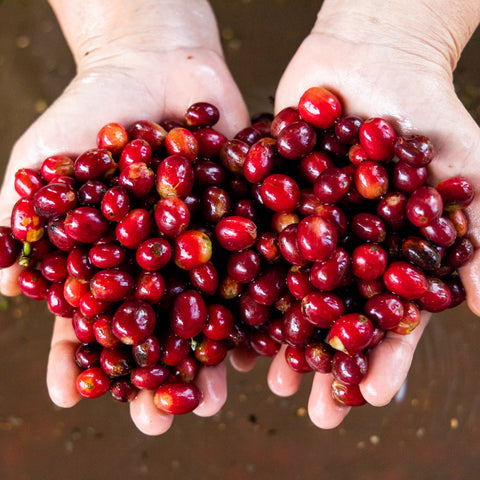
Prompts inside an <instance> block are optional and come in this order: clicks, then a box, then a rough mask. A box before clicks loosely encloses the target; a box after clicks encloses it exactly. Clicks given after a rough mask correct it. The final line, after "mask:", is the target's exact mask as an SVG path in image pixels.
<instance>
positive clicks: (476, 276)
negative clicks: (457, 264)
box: [460, 250, 480, 316]
mask: <svg viewBox="0 0 480 480" xmlns="http://www.w3.org/2000/svg"><path fill="white" fill-rule="evenodd" d="M460 278H461V280H462V283H463V286H464V288H465V292H466V294H467V304H468V307H469V308H470V310H471V311H472V312H473V313H474V314H475V315H478V316H480V250H476V251H475V254H474V256H473V259H472V260H471V261H470V262H469V263H468V264H467V265H465V266H463V267H462V268H461V269H460Z"/></svg>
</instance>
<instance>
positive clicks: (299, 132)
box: [277, 121, 317, 160]
mask: <svg viewBox="0 0 480 480" xmlns="http://www.w3.org/2000/svg"><path fill="white" fill-rule="evenodd" d="M316 142H317V134H316V133H315V129H314V128H313V127H312V126H311V125H310V124H309V123H307V122H303V121H299V122H294V123H291V124H289V125H287V126H286V127H285V128H283V129H282V131H281V132H280V133H279V134H278V137H277V150H278V153H279V154H280V155H281V156H282V157H284V158H287V159H288V160H300V159H301V158H303V157H305V156H307V155H308V154H309V153H310V152H311V151H312V150H313V147H314V146H315V143H316Z"/></svg>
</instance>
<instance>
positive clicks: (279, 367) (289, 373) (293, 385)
mask: <svg viewBox="0 0 480 480" xmlns="http://www.w3.org/2000/svg"><path fill="white" fill-rule="evenodd" d="M286 348H287V347H286V345H283V346H282V347H281V348H280V350H279V352H278V353H277V355H275V357H274V358H273V361H272V364H271V365H270V369H269V371H268V377H267V382H268V386H269V387H270V390H271V391H272V392H273V393H274V394H275V395H279V396H280V397H289V396H290V395H293V394H294V393H296V392H297V391H298V389H299V388H300V384H301V383H302V377H303V375H302V374H301V373H298V372H295V371H293V370H292V369H291V368H290V367H289V366H288V363H287V361H286V360H285V349H286Z"/></svg>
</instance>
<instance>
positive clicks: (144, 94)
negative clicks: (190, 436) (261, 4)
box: [0, 1, 249, 435]
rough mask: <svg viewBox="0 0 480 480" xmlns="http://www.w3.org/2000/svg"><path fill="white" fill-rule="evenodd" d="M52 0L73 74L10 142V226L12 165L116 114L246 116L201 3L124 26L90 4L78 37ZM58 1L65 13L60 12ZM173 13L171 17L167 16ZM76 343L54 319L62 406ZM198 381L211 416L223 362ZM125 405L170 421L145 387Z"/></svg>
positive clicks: (220, 393)
mask: <svg viewBox="0 0 480 480" xmlns="http://www.w3.org/2000/svg"><path fill="white" fill-rule="evenodd" d="M57 3H59V4H60V5H56V7H57V10H59V11H60V21H61V23H63V25H62V26H63V28H64V31H65V33H66V37H67V41H68V42H69V44H70V47H71V48H72V53H73V55H74V58H75V60H76V62H77V69H78V74H77V75H76V76H75V78H74V79H73V80H72V82H71V83H70V85H69V86H68V87H67V89H66V90H65V91H64V92H63V93H62V95H61V96H60V97H59V98H58V99H57V100H56V101H55V103H54V104H53V105H52V106H51V107H50V108H49V109H48V110H47V111H46V112H45V113H44V114H43V115H42V116H41V117H40V118H39V119H38V120H37V121H36V122H35V123H34V124H33V125H32V126H31V127H30V128H29V129H28V130H27V131H26V132H25V134H24V135H23V136H22V137H21V138H20V139H19V140H18V141H17V143H16V145H15V147H14V148H13V151H12V154H11V157H10V160H9V164H8V168H7V171H6V175H5V179H4V184H3V187H2V190H1V192H0V205H1V207H0V224H2V225H9V220H10V213H11V210H12V207H13V205H14V203H15V201H16V199H17V198H18V195H17V194H16V193H15V190H14V188H13V185H14V182H13V176H14V174H15V172H16V171H17V169H19V168H20V167H34V168H38V167H39V166H40V165H41V162H42V161H43V159H44V158H46V157H48V156H50V155H53V154H57V153H66V154H72V155H74V154H79V153H82V152H83V151H84V150H86V149H88V148H93V147H95V140H96V133H97V131H98V130H99V129H100V127H101V126H103V125H104V124H106V123H109V122H112V121H115V122H118V123H121V124H124V125H126V126H128V125H129V124H130V123H132V122H133V121H135V120H139V119H150V120H155V121H159V120H160V119H163V118H181V117H182V116H183V114H184V113H185V111H186V109H187V107H188V106H189V105H190V104H192V103H194V102H197V101H207V102H211V103H213V104H214V105H216V106H217V107H218V108H219V110H220V115H221V119H220V122H219V123H218V124H217V125H216V127H215V128H218V130H220V131H221V132H222V133H224V134H225V135H228V136H232V135H233V134H234V133H235V132H237V131H239V130H240V129H241V128H243V127H245V126H246V125H247V124H248V121H249V120H248V113H247V110H246V107H245V105H244V103H243V100H242V97H241V95H240V92H239V91H238V89H237V87H236V85H235V83H234V81H233V79H232V78H231V75H230V73H229V71H228V69H227V67H226V65H225V63H224V60H223V57H222V52H221V47H220V43H219V41H218V33H217V27H216V23H215V19H214V17H213V15H212V13H211V11H210V9H209V8H208V5H207V4H204V3H203V2H196V3H195V2H194V3H195V5H194V6H193V7H191V9H190V10H189V9H188V8H187V7H185V8H186V11H189V13H190V14H191V18H190V17H189V16H188V15H185V13H182V16H181V17H180V16H178V15H177V14H176V13H175V11H176V10H175V9H173V10H172V8H170V9H168V5H167V6H166V5H163V7H165V8H164V9H163V10H162V8H161V7H162V4H165V3H171V2H143V3H144V4H149V3H150V4H152V3H154V4H155V5H156V7H155V8H156V9H155V8H154V7H152V5H150V7H149V8H150V10H149V11H148V12H142V11H141V10H142V9H141V8H138V10H139V11H136V12H134V13H132V15H133V17H132V15H128V12H125V13H124V14H125V16H126V18H127V20H128V25H127V26H126V27H125V26H124V25H122V26H121V28H120V33H118V32H112V31H111V30H109V28H110V24H109V20H111V18H110V17H109V15H108V13H107V14H105V21H104V23H103V24H102V20H101V19H102V16H101V15H96V13H98V12H95V14H94V15H93V16H94V19H95V22H96V23H95V24H92V23H91V22H90V23H89V22H88V21H85V18H83V19H82V20H83V21H85V25H90V26H91V27H92V30H93V34H92V32H90V35H88V36H86V37H85V38H75V35H78V29H76V28H75V21H76V19H75V18H73V19H72V18H70V17H69V15H73V16H75V15H74V12H72V11H71V4H70V2H67V3H66V4H65V6H63V5H62V4H61V3H62V2H61V1H60V2H57ZM86 3H89V2H86ZM90 3H91V2H90ZM100 3H102V2H93V4H94V5H95V7H94V8H100V7H99V5H100ZM64 7H65V9H66V11H67V13H65V12H62V8H64ZM137 7H138V5H137ZM170 7H171V5H170ZM88 8H92V7H91V6H88V7H86V6H85V7H83V6H81V7H80V12H81V14H82V15H85V11H86V10H87V9H88ZM126 8H127V9H128V8H129V6H128V2H127V7H126ZM107 9H108V2H107ZM170 11H173V13H170V14H169V13H168V12H170ZM65 15H66V16H67V18H66V17H65ZM169 15H175V16H174V18H171V19H169V18H167V17H168V16H169ZM197 17H198V18H197ZM200 20H201V21H200ZM72 22H73V25H72ZM82 28H83V24H82ZM72 32H73V33H72ZM98 32H100V35H98ZM199 32H200V33H199ZM172 33H173V34H172ZM18 269H19V267H18V266H13V267H11V268H9V269H5V270H3V271H2V272H1V277H0V290H1V292H2V293H3V294H5V295H16V294H18V293H19V289H18V285H17V277H18ZM77 345H78V340H77V339H76V336H75V334H74V332H73V328H72V324H71V320H70V319H68V318H56V319H55V325H54V329H53V336H52V342H51V350H50V355H49V361H48V371H47V385H48V391H49V394H50V396H51V398H52V400H53V402H54V403H56V404H57V405H59V406H62V407H71V406H73V405H75V404H76V403H77V402H78V401H79V400H80V398H81V397H80V395H79V394H78V392H77V391H76V388H75V378H76V376H77V374H78V372H79V369H78V367H77V366H76V364H75V362H74V352H75V349H76V347H77ZM197 384H198V386H199V387H200V389H201V390H202V392H203V394H204V398H203V401H202V403H201V404H200V405H199V407H198V408H197V409H196V411H195V413H197V414H198V415H201V416H208V415H213V414H214V413H216V412H217V411H218V410H219V409H220V408H221V406H222V405H223V403H224V402H225V399H226V380H225V366H224V365H220V366H218V367H214V368H204V369H202V370H201V371H200V373H199V376H198V379H197ZM130 413H131V417H132V419H133V422H134V423H135V424H136V426H137V427H138V428H139V429H140V430H141V431H142V432H144V433H146V434H149V435H156V434H160V433H163V432H165V431H166V430H168V428H169V427H170V425H171V423H172V420H173V417H172V416H171V415H166V414H163V413H161V412H160V411H159V410H157V409H156V407H155V406H154V404H153V392H148V391H141V392H140V393H139V395H138V396H137V398H136V399H135V400H134V401H132V402H131V404H130Z"/></svg>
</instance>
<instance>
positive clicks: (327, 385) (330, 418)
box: [308, 373, 351, 429]
mask: <svg viewBox="0 0 480 480" xmlns="http://www.w3.org/2000/svg"><path fill="white" fill-rule="evenodd" d="M332 379H333V377H332V375H331V374H324V373H315V375H314V377H313V382H312V388H311V391H310V397H309V399H308V415H309V416H310V419H311V420H312V422H313V424H314V425H316V426H317V427H319V428H324V429H329V428H335V427H337V426H338V425H340V423H342V421H343V419H344V418H345V417H346V416H347V414H348V412H349V411H350V409H351V407H345V406H343V405H340V404H339V403H338V402H336V401H335V400H334V399H333V397H332V393H331V392H332Z"/></svg>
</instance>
